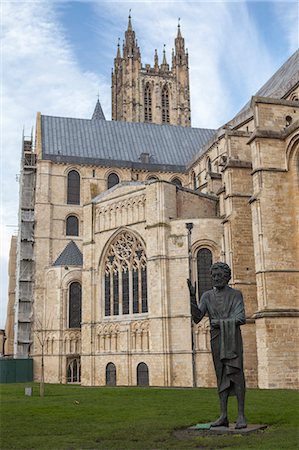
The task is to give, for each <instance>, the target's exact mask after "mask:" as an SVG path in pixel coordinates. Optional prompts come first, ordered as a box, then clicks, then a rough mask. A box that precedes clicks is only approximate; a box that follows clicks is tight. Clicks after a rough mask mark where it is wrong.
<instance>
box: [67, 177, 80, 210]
mask: <svg viewBox="0 0 299 450" xmlns="http://www.w3.org/2000/svg"><path fill="white" fill-rule="evenodd" d="M67 203H68V205H80V175H79V173H78V172H77V171H76V170H71V171H70V172H69V173H68V176H67Z"/></svg>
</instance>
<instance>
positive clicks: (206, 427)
mask: <svg viewBox="0 0 299 450" xmlns="http://www.w3.org/2000/svg"><path fill="white" fill-rule="evenodd" d="M235 426H236V424H235V423H232V424H230V426H229V427H211V424H210V423H199V424H197V425H193V426H192V427H189V428H187V431H188V434H192V435H193V436H202V435H205V436H208V435H215V434H243V435H244V434H245V435H246V434H250V433H255V432H257V431H261V430H265V429H266V428H267V425H262V424H248V425H247V427H246V428H241V429H240V430H236V429H235Z"/></svg>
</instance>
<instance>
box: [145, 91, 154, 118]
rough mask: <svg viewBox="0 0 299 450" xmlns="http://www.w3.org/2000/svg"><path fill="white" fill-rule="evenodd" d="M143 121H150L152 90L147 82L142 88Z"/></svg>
mask: <svg viewBox="0 0 299 450" xmlns="http://www.w3.org/2000/svg"><path fill="white" fill-rule="evenodd" d="M144 121H145V122H152V91H151V88H150V85H149V83H146V86H145V89H144Z"/></svg>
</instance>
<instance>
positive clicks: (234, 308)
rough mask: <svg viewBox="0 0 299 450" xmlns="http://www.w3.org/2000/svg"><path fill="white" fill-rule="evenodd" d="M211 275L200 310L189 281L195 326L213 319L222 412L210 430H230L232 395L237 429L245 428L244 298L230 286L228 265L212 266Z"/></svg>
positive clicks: (212, 340)
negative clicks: (228, 413) (208, 287)
mask: <svg viewBox="0 0 299 450" xmlns="http://www.w3.org/2000/svg"><path fill="white" fill-rule="evenodd" d="M211 275H212V285H213V289H211V290H210V291H206V292H205V293H204V294H203V295H202V297H201V299H200V302H199V305H198V306H197V302H196V295H195V292H196V288H195V286H193V285H192V284H191V281H190V280H187V281H188V286H189V291H190V299H191V313H192V318H193V320H194V322H195V323H198V322H200V321H201V320H202V318H203V317H204V315H205V314H207V315H208V317H209V319H210V331H211V349H212V355H213V362H214V367H215V372H216V376H217V386H218V393H219V399H220V410H221V415H220V417H219V419H217V420H216V422H213V423H212V425H211V426H213V427H219V426H224V427H228V425H229V422H228V416H227V401H228V397H229V396H230V395H236V397H237V401H238V418H237V423H236V427H235V428H236V429H241V428H246V427H247V423H246V419H245V415H244V401H245V378H244V371H243V345H242V336H241V330H240V325H244V324H245V310H244V303H243V297H242V293H241V292H240V291H238V290H236V289H232V288H230V287H229V286H228V285H227V283H228V282H229V280H230V278H231V270H230V268H229V266H228V265H227V264H225V263H222V262H218V263H215V264H213V265H212V267H211Z"/></svg>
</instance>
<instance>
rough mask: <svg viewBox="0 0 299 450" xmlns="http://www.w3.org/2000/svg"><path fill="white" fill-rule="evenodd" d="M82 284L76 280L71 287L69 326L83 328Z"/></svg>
mask: <svg viewBox="0 0 299 450" xmlns="http://www.w3.org/2000/svg"><path fill="white" fill-rule="evenodd" d="M81 296H82V294H81V284H80V283H78V282H77V281H75V282H74V283H71V284H70V287H69V328H81V303H82V299H81Z"/></svg>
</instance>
